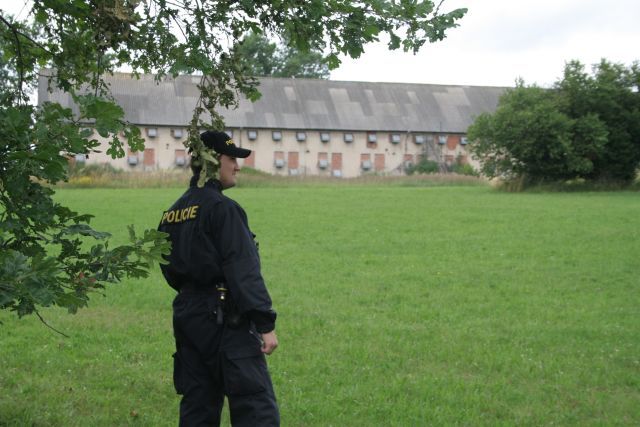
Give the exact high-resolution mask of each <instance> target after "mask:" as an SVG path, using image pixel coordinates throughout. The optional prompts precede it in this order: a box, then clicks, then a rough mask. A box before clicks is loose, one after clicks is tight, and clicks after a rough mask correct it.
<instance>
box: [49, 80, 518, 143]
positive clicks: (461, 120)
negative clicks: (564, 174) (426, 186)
mask: <svg viewBox="0 0 640 427" xmlns="http://www.w3.org/2000/svg"><path fill="white" fill-rule="evenodd" d="M106 81H107V82H108V83H109V84H110V86H111V91H112V94H113V96H114V97H115V99H116V100H117V101H118V103H119V104H120V105H121V106H122V107H123V108H124V111H125V114H126V119H127V120H128V121H129V122H131V123H135V124H138V125H147V126H149V125H155V126H162V125H165V126H186V125H187V124H188V123H189V122H190V121H191V114H192V111H193V108H194V107H195V105H196V102H197V99H198V90H197V88H196V84H197V83H198V82H199V81H200V78H199V77H196V76H180V77H177V78H175V79H173V78H166V79H163V80H162V81H160V82H156V81H155V80H154V76H152V75H143V76H141V77H140V79H139V80H138V79H135V78H132V76H131V75H130V74H125V73H116V74H114V75H113V76H108V77H107V79H106ZM506 89H507V88H504V87H485V86H450V85H432V84H409V83H372V82H346V81H333V80H315V79H288V78H261V79H260V86H259V90H260V92H261V93H262V98H260V100H259V101H257V102H255V103H251V102H250V101H248V100H246V99H244V98H243V99H241V101H240V106H239V107H238V108H237V109H235V110H226V109H221V110H220V113H221V114H222V116H223V117H224V118H225V122H226V125H227V127H230V128H272V129H314V130H323V129H327V130H353V131H411V132H450V133H454V132H457V133H465V132H466V130H467V127H468V126H469V125H470V124H471V123H472V122H473V120H474V118H475V117H476V116H478V115H479V114H480V113H483V112H492V111H494V110H495V109H496V106H497V104H498V99H499V97H500V95H502V94H503V93H504V91H505V90H506ZM38 94H39V97H38V98H39V102H40V103H42V102H44V101H57V102H60V103H61V104H62V105H65V106H70V105H72V102H71V99H70V97H69V95H67V94H63V93H61V92H54V93H48V92H47V91H46V82H45V81H44V80H41V82H40V88H39V92H38Z"/></svg>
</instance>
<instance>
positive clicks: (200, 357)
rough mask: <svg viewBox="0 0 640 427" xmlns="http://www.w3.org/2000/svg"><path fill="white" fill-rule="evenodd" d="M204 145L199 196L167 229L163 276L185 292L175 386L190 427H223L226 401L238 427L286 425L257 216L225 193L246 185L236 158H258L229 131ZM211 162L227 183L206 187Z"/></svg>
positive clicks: (179, 300)
mask: <svg viewBox="0 0 640 427" xmlns="http://www.w3.org/2000/svg"><path fill="white" fill-rule="evenodd" d="M200 139H201V140H202V142H203V145H204V148H203V151H204V152H205V153H200V155H199V156H198V155H197V153H194V154H195V155H194V157H193V159H192V171H193V177H192V178H191V183H190V186H189V189H188V190H187V191H186V192H185V193H184V194H183V195H182V196H181V197H180V198H179V199H178V200H177V201H176V202H175V203H174V204H173V206H171V208H169V210H167V211H166V212H164V214H163V215H162V220H161V222H160V226H159V227H158V228H159V230H161V231H164V232H166V233H168V234H169V239H170V240H171V243H172V249H171V254H170V255H169V256H168V258H167V261H168V264H166V265H162V273H163V275H164V277H165V279H166V280H167V282H168V283H169V285H170V286H171V287H173V288H174V289H175V290H177V291H178V295H177V296H176V298H175V300H174V302H173V329H174V335H175V341H176V353H175V354H174V356H173V357H174V371H173V380H174V385H175V388H176V391H177V393H178V394H181V395H182V400H181V402H180V426H188V427H191V426H218V425H220V413H221V410H222V406H223V402H224V397H225V396H227V399H228V402H229V411H230V414H231V423H232V424H233V425H234V426H277V425H279V424H280V415H279V412H278V406H277V404H276V398H275V394H274V392H273V386H272V383H271V378H270V376H269V372H268V370H267V364H266V360H265V356H264V355H265V354H267V355H269V354H271V353H272V352H273V351H274V350H275V349H276V347H277V346H278V339H277V337H276V334H275V321H276V313H275V312H274V311H273V309H272V307H271V298H270V297H269V293H268V292H267V288H266V286H265V283H264V280H263V278H262V275H261V273H260V259H259V257H258V250H257V245H256V243H255V241H254V237H255V235H254V234H252V233H251V230H249V227H248V223H247V215H246V213H245V212H244V210H243V209H242V208H241V207H240V205H238V204H237V203H236V202H235V201H233V200H232V199H230V198H228V197H226V196H224V195H223V194H222V191H223V190H225V189H227V188H231V187H233V186H234V185H235V184H236V173H237V172H238V170H239V168H238V162H237V160H236V159H237V158H246V157H247V156H249V155H250V154H251V151H250V150H246V149H243V148H239V147H237V146H236V145H235V144H234V143H233V141H232V140H231V138H229V136H228V135H227V134H226V133H223V132H213V131H207V132H204V133H203V134H201V135H200ZM206 158H209V159H211V158H213V159H215V160H217V161H218V162H219V163H218V165H216V164H215V163H213V164H208V165H207V166H208V167H209V168H211V167H219V172H218V174H217V176H218V179H210V180H207V181H206V182H205V183H204V185H203V186H202V187H201V188H200V187H199V186H198V180H199V176H200V172H201V171H202V164H203V161H204V159H206ZM203 173H204V172H203ZM200 182H202V181H200Z"/></svg>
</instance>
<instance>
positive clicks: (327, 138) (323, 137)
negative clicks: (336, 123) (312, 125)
mask: <svg viewBox="0 0 640 427" xmlns="http://www.w3.org/2000/svg"><path fill="white" fill-rule="evenodd" d="M320 141H322V142H329V141H331V134H330V133H329V132H320Z"/></svg>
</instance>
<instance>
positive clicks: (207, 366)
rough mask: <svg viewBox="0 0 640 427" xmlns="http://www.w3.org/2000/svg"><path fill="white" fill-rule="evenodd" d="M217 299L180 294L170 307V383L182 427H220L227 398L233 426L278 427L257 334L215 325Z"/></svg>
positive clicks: (245, 327) (247, 328) (246, 326)
mask: <svg viewBox="0 0 640 427" xmlns="http://www.w3.org/2000/svg"><path fill="white" fill-rule="evenodd" d="M216 298H217V296H216V295H215V294H197V293H180V294H178V296H176V298H175V300H174V301H173V331H174V335H175V339H176V353H175V354H174V355H173V357H174V370H173V382H174V385H175V388H176V392H177V393H178V394H181V395H182V400H181V401H180V426H184V427H196V426H198V427H199V426H219V425H220V414H221V412H222V406H223V403H224V397H225V396H227V399H228V402H229V412H230V414H231V424H232V425H233V426H234V427H236V426H237V427H241V426H252V427H255V426H279V425H280V414H279V411H278V405H277V403H276V398H275V394H274V392H273V385H272V383H271V378H270V376H269V372H268V370H267V362H266V360H265V356H264V354H263V353H262V352H261V344H260V341H259V339H258V334H257V333H256V332H255V330H253V329H252V326H251V325H250V323H249V322H244V323H242V324H241V325H239V326H238V327H236V328H230V327H228V326H227V325H226V324H224V323H223V324H222V325H218V324H217V323H216V316H215V314H214V310H215V308H216Z"/></svg>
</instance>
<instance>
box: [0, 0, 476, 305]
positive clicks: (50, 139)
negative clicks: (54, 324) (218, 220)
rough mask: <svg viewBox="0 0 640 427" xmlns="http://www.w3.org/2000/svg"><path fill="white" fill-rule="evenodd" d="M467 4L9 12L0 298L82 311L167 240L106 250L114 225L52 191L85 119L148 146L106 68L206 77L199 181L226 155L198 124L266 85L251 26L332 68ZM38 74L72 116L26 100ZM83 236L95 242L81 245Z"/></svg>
mask: <svg viewBox="0 0 640 427" xmlns="http://www.w3.org/2000/svg"><path fill="white" fill-rule="evenodd" d="M465 12H466V9H456V10H453V11H450V12H446V13H444V12H441V11H440V6H438V7H435V5H434V3H433V2H431V1H415V0H408V1H402V2H399V3H398V2H395V1H391V0H376V1H365V2H351V1H346V0H336V1H331V2H322V1H310V2H300V1H297V0H284V1H280V0H279V1H277V2H276V1H266V0H262V1H232V2H222V1H221V2H218V1H203V0H172V1H164V0H106V1H97V0H88V1H87V0H66V1H65V0H35V1H34V2H33V6H32V8H31V11H30V15H29V16H30V17H32V20H33V22H32V24H33V25H27V23H26V22H18V21H16V20H14V19H13V18H11V17H10V16H7V15H5V14H4V13H3V14H2V15H0V51H2V52H3V58H4V61H5V63H6V65H7V69H8V70H9V74H8V75H9V76H10V77H11V78H12V79H13V80H12V81H13V82H15V84H13V85H7V86H4V85H3V86H2V88H0V92H1V96H0V99H1V102H0V141H1V142H0V203H2V206H1V208H0V247H1V248H2V252H1V253H0V308H3V309H11V310H15V311H17V313H18V315H20V316H22V315H26V314H29V313H37V309H38V307H40V306H48V305H58V306H63V307H66V308H68V309H69V310H70V311H71V312H74V311H75V310H77V309H78V308H79V307H82V306H84V305H86V303H87V300H88V293H89V292H90V291H92V290H96V289H101V288H102V287H104V286H105V285H106V284H107V283H108V282H109V281H114V280H119V279H121V278H122V277H125V276H133V277H135V276H141V275H144V274H146V273H147V269H148V268H149V265H150V264H149V263H150V262H151V261H152V260H157V259H160V258H161V255H162V254H163V253H166V251H167V246H166V242H165V240H164V239H163V236H162V235H161V234H159V233H157V232H155V231H153V230H147V231H145V232H144V233H143V236H142V237H138V236H136V235H135V233H133V230H131V238H132V243H131V244H130V245H124V246H120V247H117V248H113V249H110V248H109V246H108V243H107V241H106V239H107V237H108V236H107V234H106V233H100V232H98V231H95V230H93V229H91V227H90V226H89V224H88V223H89V219H90V217H89V216H88V215H81V214H78V213H76V212H73V211H71V210H70V209H68V208H66V207H64V206H61V205H59V204H57V203H56V202H55V201H54V200H53V198H52V195H53V189H52V188H53V187H52V186H53V185H55V183H56V182H59V181H61V180H65V179H66V178H67V171H66V168H65V166H66V159H67V156H69V155H75V154H86V153H89V152H91V151H92V150H95V149H96V147H97V145H98V141H97V140H96V139H94V138H92V137H91V135H90V133H89V132H86V131H84V130H83V128H84V127H85V126H87V124H90V125H91V126H93V127H94V128H95V129H96V130H97V133H98V134H99V135H100V136H101V137H102V138H106V139H108V141H109V143H110V148H109V149H108V151H107V152H108V153H109V154H111V155H112V156H114V157H116V156H124V154H125V144H126V145H128V146H129V147H130V148H131V149H132V150H141V149H143V148H144V140H143V138H142V137H141V135H140V131H139V129H138V128H137V127H136V126H133V125H131V124H129V123H127V122H126V121H125V120H124V112H123V110H122V108H121V107H119V106H118V105H117V104H116V103H115V102H114V100H113V99H112V97H111V96H110V93H109V87H108V86H107V85H106V83H105V82H104V80H103V76H104V75H105V74H107V73H111V72H113V71H114V70H116V69H118V68H119V67H123V66H127V67H129V68H130V69H131V70H133V73H134V75H138V74H139V73H154V74H155V76H156V78H157V79H162V78H166V77H176V76H178V75H180V74H186V73H189V74H194V73H195V74H199V75H201V79H200V84H199V85H198V88H199V90H200V101H199V103H198V105H197V106H196V107H195V109H194V112H193V119H192V120H191V122H190V123H189V136H188V140H187V142H186V143H185V144H186V146H187V148H189V149H190V150H192V154H193V158H194V161H198V162H200V163H201V164H202V165H203V172H202V173H201V181H200V185H202V183H203V182H204V180H206V179H207V178H210V177H213V176H214V174H215V171H216V168H217V160H216V159H215V158H214V157H213V156H212V154H211V152H210V151H209V150H207V149H206V148H205V147H204V146H203V145H202V142H201V141H200V139H199V133H200V131H202V130H203V129H223V128H224V123H223V120H222V117H221V116H220V115H219V114H218V113H217V111H216V110H217V108H218V107H220V106H223V107H225V108H232V107H233V106H235V105H237V103H238V100H239V97H240V96H245V97H247V98H248V99H250V100H256V99H257V98H258V97H259V96H260V95H259V92H258V90H257V87H256V86H257V80H256V79H254V78H253V77H251V76H247V75H246V74H245V72H244V70H243V67H242V59H241V58H242V57H241V56H240V55H239V54H238V52H239V46H240V40H241V38H242V36H243V35H244V34H246V33H247V32H249V31H253V32H256V33H259V34H267V35H269V36H274V37H284V36H285V35H286V36H287V37H288V46H289V47H290V48H295V49H297V50H298V51H299V52H305V53H306V52H310V51H316V50H319V51H326V52H327V57H326V60H327V64H328V65H329V67H330V68H335V67H337V66H338V65H339V64H340V60H339V55H340V54H345V55H349V56H351V57H354V58H355V57H358V56H359V55H360V54H361V53H362V52H363V51H364V46H365V45H366V44H367V43H369V42H372V41H376V40H378V39H379V37H380V36H381V35H382V34H387V36H388V37H389V43H388V45H389V48H390V49H398V48H400V47H402V48H403V49H404V50H405V51H413V52H417V51H418V50H419V49H420V47H421V46H422V45H423V44H424V43H426V42H427V41H429V42H435V41H437V40H442V39H443V38H444V37H445V31H446V30H448V29H450V28H452V27H455V26H456V25H457V24H456V21H457V20H459V19H460V18H461V17H462V16H463V15H464V13H465ZM45 68H46V69H47V70H45ZM41 74H43V75H46V76H48V81H49V85H50V86H51V87H56V88H59V89H61V90H62V91H64V92H66V93H68V94H70V95H71V96H72V97H73V100H74V101H75V104H76V105H77V113H76V114H74V113H73V112H72V110H70V109H65V108H62V107H61V106H60V105H59V104H57V103H49V104H45V105H43V106H41V107H40V108H35V107H33V106H31V105H29V104H28V103H27V96H26V94H27V93H28V91H29V90H31V89H33V88H35V86H36V85H37V78H38V76H39V75H41ZM84 238H95V239H98V240H99V243H98V244H94V245H93V246H92V247H90V248H89V249H86V246H83V239H84Z"/></svg>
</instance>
